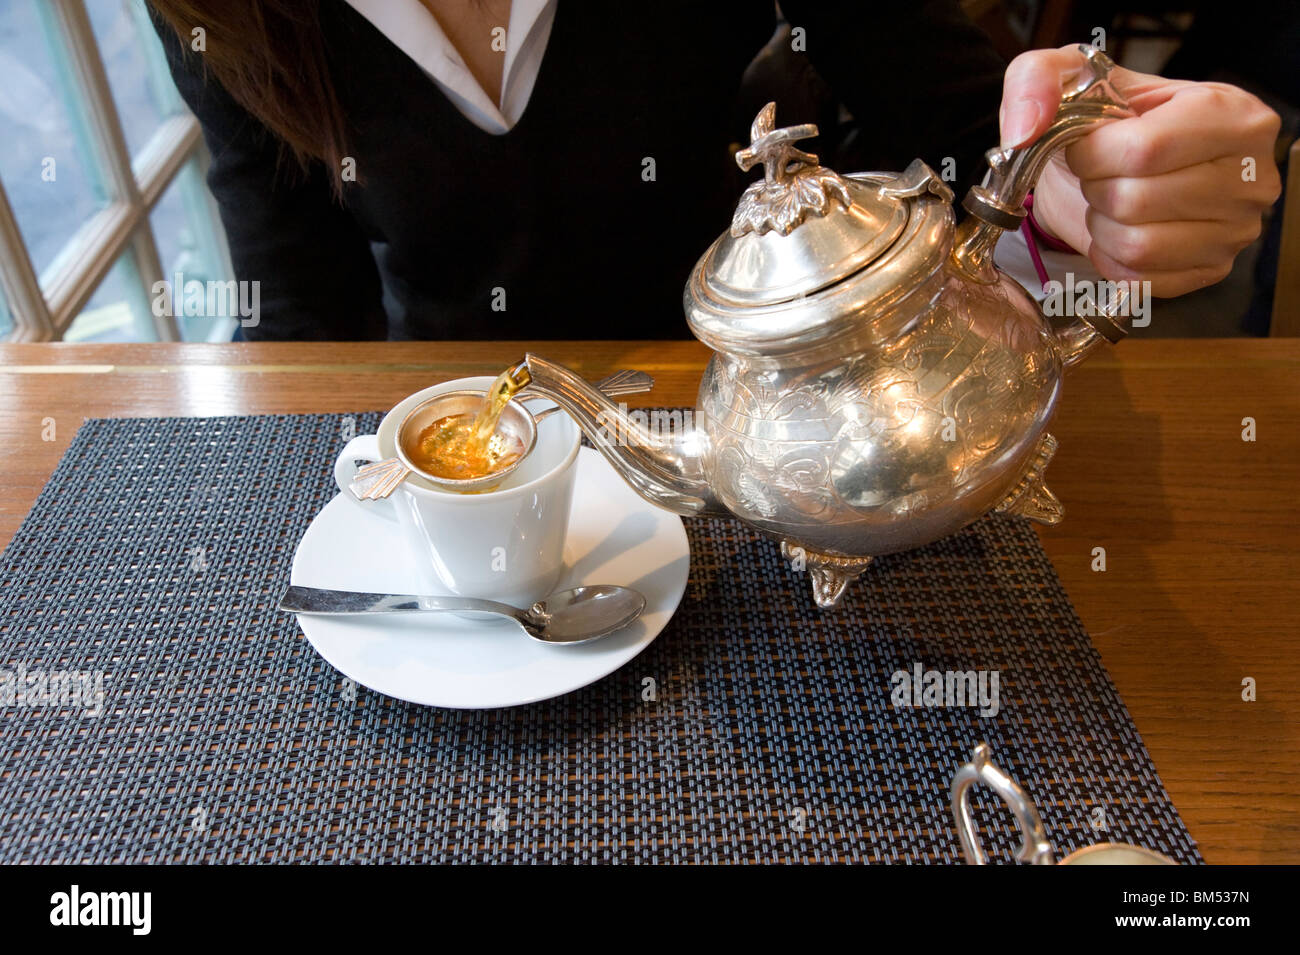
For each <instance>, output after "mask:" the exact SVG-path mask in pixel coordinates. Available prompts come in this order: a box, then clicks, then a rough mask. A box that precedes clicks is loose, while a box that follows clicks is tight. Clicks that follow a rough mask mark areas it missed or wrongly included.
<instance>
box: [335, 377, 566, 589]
mask: <svg viewBox="0 0 1300 955" xmlns="http://www.w3.org/2000/svg"><path fill="white" fill-rule="evenodd" d="M493 381H494V379H492V378H488V377H481V378H462V379H458V380H455V381H448V382H443V383H442V384H440V385H434V386H433V387H431V388H425V389H424V390H423V391H419V392H417V393H415V394H413V395H411V396H410V397H408V398H406V399H404V400H403V401H401V402H399V403H398V404H397V405H396V406H395V407H394V408H393V409H392V410H391V411H389V412H388V414H387V415H385V416H384V420H383V421H382V422H381V423H380V425H379V428H378V430H377V431H376V433H375V434H370V435H360V436H358V437H356V438H353V439H352V440H351V441H349V442H348V444H347V446H346V447H345V448H344V449H343V451H342V452H341V453H340V454H339V456H338V458H337V460H336V461H335V464H334V480H335V482H336V483H337V484H338V486H339V490H340V491H342V492H343V495H344V497H346V498H347V499H348V500H349V501H350V502H352V504H353V505H354V506H356V507H359V508H362V509H363V510H365V511H366V512H368V513H369V514H371V515H374V516H375V517H376V518H377V519H382V520H389V521H393V522H395V523H397V524H398V525H400V526H401V528H402V531H403V534H404V536H405V537H406V539H407V542H408V545H409V547H410V550H411V555H412V559H413V560H414V561H415V566H416V569H417V572H418V573H419V575H420V579H421V581H422V583H423V586H425V587H426V588H427V589H428V592H430V593H438V592H441V591H443V590H450V591H451V592H452V593H454V594H458V595H460V596H464V597H482V598H485V599H489V600H499V601H502V602H505V603H512V604H514V605H516V606H522V607H526V606H529V605H531V604H532V603H534V602H535V601H537V600H540V599H542V598H543V597H545V596H546V595H547V594H549V593H551V591H553V590H554V589H555V587H556V585H557V584H558V583H559V578H560V574H561V573H562V572H563V569H564V560H563V558H564V536H565V532H566V530H567V528H568V523H569V511H570V508H571V504H572V499H573V485H574V480H575V478H576V467H575V465H576V463H577V459H578V448H579V446H580V444H581V439H582V436H581V433H580V432H579V431H578V427H577V425H575V424H574V423H573V421H572V419H570V418H569V417H568V416H567V415H562V414H556V415H551V416H549V417H547V418H546V420H545V421H544V422H542V423H541V424H540V425H539V424H538V423H537V422H536V421H535V420H534V419H533V417H532V415H531V414H530V413H529V411H528V410H527V409H526V408H523V407H522V406H521V405H520V404H519V403H518V402H513V403H511V404H510V405H509V409H508V410H507V411H504V412H503V413H502V423H501V426H500V427H499V428H498V429H497V430H498V431H500V430H505V429H506V425H507V423H508V424H509V426H510V429H511V430H510V433H511V434H512V435H513V437H514V438H518V439H519V440H520V442H521V443H522V451H520V452H519V454H518V455H517V456H516V457H515V458H514V459H512V460H510V461H506V462H504V463H503V462H502V461H501V460H500V459H498V463H497V467H496V468H495V469H494V470H491V471H488V472H486V473H485V474H480V475H477V476H470V477H464V478H450V479H441V478H438V477H436V476H435V475H429V476H427V477H426V476H425V475H424V474H423V473H422V472H423V471H424V468H422V467H419V466H417V465H418V464H419V463H420V462H419V461H418V460H417V457H418V455H419V453H420V450H421V449H420V447H419V443H420V442H419V439H420V436H421V434H423V433H425V432H426V430H427V429H428V428H429V427H430V426H432V425H436V424H437V422H438V421H439V420H440V419H441V418H444V417H447V416H448V415H452V414H463V413H469V412H477V409H478V408H479V407H480V406H481V405H482V401H483V397H484V395H486V394H487V393H488V392H489V390H490V388H491V386H492V384H493ZM453 396H455V397H453ZM433 399H441V400H439V401H434V400H433ZM418 409H426V412H427V413H425V414H423V415H422V414H421V413H417V411H418ZM429 415H432V416H433V417H429ZM506 449H507V450H509V449H510V445H508V444H507V445H506ZM412 451H414V454H415V457H413V456H412ZM391 458H398V459H399V460H401V461H402V462H403V463H404V464H406V465H407V466H408V467H411V468H412V471H413V473H411V474H410V475H409V476H408V477H406V479H405V480H404V481H402V482H401V484H400V486H398V488H397V489H396V490H395V491H394V492H393V493H392V495H391V496H389V497H387V498H383V499H379V500H365V501H361V500H357V499H356V498H355V497H354V496H353V495H352V493H351V492H350V491H349V487H350V485H351V484H352V483H353V482H354V480H355V479H356V473H357V469H358V464H357V462H358V461H362V462H380V461H385V460H388V459H391ZM506 465H508V467H507V466H506ZM470 470H472V468H471V469H470ZM430 478H433V479H432V480H431V479H430ZM471 482H483V483H482V484H481V486H479V487H471V488H468V489H470V490H474V491H475V493H462V492H461V490H457V489H454V488H456V487H457V486H458V485H460V486H461V487H462V489H464V485H465V484H470V483H471ZM484 487H486V488H487V489H483V488H484Z"/></svg>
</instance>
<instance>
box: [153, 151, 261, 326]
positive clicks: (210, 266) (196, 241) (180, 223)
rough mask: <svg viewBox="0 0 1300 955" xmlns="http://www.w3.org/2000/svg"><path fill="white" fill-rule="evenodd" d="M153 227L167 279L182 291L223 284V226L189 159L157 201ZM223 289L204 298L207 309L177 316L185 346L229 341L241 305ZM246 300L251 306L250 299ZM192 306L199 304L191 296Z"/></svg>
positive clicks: (189, 307)
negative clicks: (220, 235) (197, 284)
mask: <svg viewBox="0 0 1300 955" xmlns="http://www.w3.org/2000/svg"><path fill="white" fill-rule="evenodd" d="M149 222H150V224H151V225H152V226H153V234H154V241H155V242H156V243H157V245H158V260H159V262H161V263H162V269H163V278H164V279H166V280H167V281H168V282H170V283H172V285H175V286H177V287H178V288H181V289H184V288H185V287H186V286H187V285H188V284H189V283H191V282H194V281H198V282H201V283H203V285H204V288H205V289H208V288H214V283H224V282H225V280H226V279H227V275H226V274H225V269H224V266H223V264H222V263H223V262H224V257H223V255H222V251H221V246H220V245H219V240H218V238H217V235H218V232H217V229H218V228H219V226H218V225H217V224H216V221H215V217H214V216H213V215H212V205H211V202H210V200H209V198H208V191H207V187H206V186H205V185H204V183H203V176H202V175H201V174H200V172H199V164H198V161H197V160H195V159H191V160H190V161H189V162H187V163H186V164H185V165H184V166H183V167H182V168H181V170H180V172H179V173H177V175H176V178H175V179H173V180H172V182H171V185H169V186H168V187H167V189H166V191H165V192H164V193H163V194H162V195H161V196H160V197H159V198H158V203H157V205H155V206H154V207H153V211H152V212H151V213H150V214H149ZM191 288H192V286H191ZM225 289H226V286H224V285H223V286H222V288H221V289H219V291H221V293H222V294H220V295H216V294H214V295H213V296H212V297H211V300H210V302H209V300H208V299H207V298H206V293H205V305H204V306H203V308H198V307H197V306H196V305H195V304H191V305H187V306H186V307H185V308H183V309H182V310H181V311H182V312H183V313H184V314H177V315H176V328H177V330H178V331H179V332H180V336H181V339H182V341H187V342H191V341H198V342H203V341H213V340H221V341H229V340H230V336H231V335H232V334H234V330H235V326H236V325H237V324H238V320H239V318H240V301H239V299H238V298H237V297H234V296H228V295H227V294H226V291H225ZM245 298H246V302H247V304H250V305H251V299H248V297H247V296H246V297H245ZM189 301H190V302H191V303H193V302H195V299H194V298H193V297H192V296H191V297H190V299H189ZM209 304H210V306H211V307H209Z"/></svg>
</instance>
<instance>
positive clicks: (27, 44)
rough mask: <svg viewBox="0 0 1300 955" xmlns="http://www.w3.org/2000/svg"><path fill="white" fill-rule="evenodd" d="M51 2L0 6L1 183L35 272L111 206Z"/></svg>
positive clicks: (24, 0)
mask: <svg viewBox="0 0 1300 955" xmlns="http://www.w3.org/2000/svg"><path fill="white" fill-rule="evenodd" d="M70 75H71V71H70V69H69V67H68V63H67V56H66V54H65V52H64V50H63V48H62V43H61V42H60V40H59V37H58V33H57V31H56V28H55V24H54V4H52V3H49V2H48V0H0V144H2V145H0V180H3V181H4V184H5V190H6V191H7V192H8V194H9V202H10V205H12V206H13V210H14V216H15V217H16V218H17V220H18V227H19V229H20V230H21V231H22V234H23V240H24V242H25V243H26V245H27V249H28V252H29V254H30V255H31V260H32V265H33V267H34V268H35V269H36V271H37V273H38V274H39V273H41V272H43V271H44V270H45V269H46V268H47V267H48V266H49V265H50V263H51V262H53V261H54V259H55V257H56V256H57V255H58V253H59V250H60V249H61V248H62V247H63V246H64V244H65V243H66V242H67V241H68V240H69V239H70V238H72V236H73V235H74V234H75V233H76V232H77V230H78V229H79V228H81V226H82V225H84V224H85V223H86V221H87V220H88V219H90V218H91V216H93V215H94V214H95V213H96V212H97V211H99V210H100V209H102V208H103V207H104V206H105V204H106V203H107V201H108V194H107V191H106V189H105V185H104V180H103V178H102V176H101V174H100V172H99V170H98V168H97V165H96V161H95V158H94V155H95V153H94V146H93V140H92V139H91V137H90V132H89V127H88V125H87V123H86V120H85V113H84V112H83V111H82V109H81V107H80V105H79V104H78V101H77V99H76V97H75V96H74V95H73V93H72V90H71V84H70V80H69V77H70Z"/></svg>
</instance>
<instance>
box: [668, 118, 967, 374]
mask: <svg viewBox="0 0 1300 955" xmlns="http://www.w3.org/2000/svg"><path fill="white" fill-rule="evenodd" d="M775 120H776V104H775V103H768V104H767V105H766V106H764V107H763V109H762V110H761V111H760V112H759V114H758V117H757V118H756V119H755V120H754V124H753V127H752V129H751V140H752V141H751V143H750V145H749V146H748V147H747V148H745V149H742V150H740V151H739V152H737V153H736V162H737V164H738V165H739V166H740V167H741V168H742V169H745V170H749V169H751V168H753V167H754V166H755V165H757V164H759V163H762V164H763V167H764V176H763V179H761V180H759V181H758V182H755V183H754V184H753V185H751V186H750V187H749V188H748V189H746V190H745V193H744V195H743V196H742V197H741V199H740V203H739V205H738V206H737V207H736V212H735V215H734V216H733V217H732V221H731V229H730V230H729V231H728V232H726V233H724V234H723V235H722V236H720V237H719V238H718V239H717V241H715V242H714V243H713V245H711V246H710V247H709V249H708V250H707V251H706V252H705V253H704V255H703V256H702V257H701V258H700V260H699V262H698V263H697V264H696V266H695V269H694V270H693V272H692V274H691V278H690V281H689V282H688V283H687V290H686V296H685V305H686V313H687V318H688V320H689V321H690V323H691V327H692V330H693V331H694V332H695V334H696V336H697V337H699V338H700V339H701V340H702V341H704V342H705V343H706V344H709V345H711V346H713V347H717V348H723V349H725V348H727V347H730V346H733V345H736V344H740V345H742V346H743V345H744V344H745V343H746V341H749V340H752V339H754V337H755V335H757V336H758V337H760V338H763V337H767V336H766V335H765V334H764V333H763V331H762V329H760V328H753V327H749V326H750V325H751V324H752V322H751V320H752V319H754V318H755V317H756V313H755V312H754V311H753V310H759V312H762V313H768V312H770V311H771V308H770V307H773V306H775V307H778V310H780V311H782V312H786V311H788V309H789V308H790V307H794V308H799V309H803V308H805V306H808V305H809V304H815V302H814V299H815V298H816V297H817V296H818V293H822V292H824V291H826V290H828V289H831V288H832V287H833V286H837V285H839V284H841V283H843V282H845V281H846V280H847V279H850V278H851V277H854V276H857V275H859V274H860V273H863V272H864V270H869V269H870V267H871V266H872V264H873V263H876V262H878V261H879V260H881V259H882V257H884V258H888V259H890V260H891V262H892V260H894V259H896V258H898V257H899V255H900V254H905V255H906V256H907V257H909V258H913V257H914V258H916V259H917V262H916V263H915V266H916V267H915V268H904V269H898V268H893V267H891V272H893V273H895V279H896V280H897V279H899V278H903V277H905V276H907V275H909V274H912V273H916V274H918V275H919V274H920V272H922V271H923V272H924V274H925V275H928V274H930V272H932V271H933V269H934V267H935V266H936V265H937V264H938V261H939V258H938V257H936V256H935V255H934V254H933V253H934V251H935V250H934V249H933V248H930V247H932V246H935V245H938V244H941V243H942V242H943V240H944V239H945V238H947V239H948V241H949V243H950V235H948V234H945V233H944V230H942V229H940V230H935V229H932V228H931V229H927V228H918V226H919V225H923V224H924V223H921V222H919V221H918V212H920V213H922V214H923V215H922V216H921V218H929V219H936V217H938V218H937V219H936V221H941V220H942V219H943V217H944V216H946V221H947V222H948V224H949V226H950V225H951V221H952V213H951V209H950V208H949V207H948V203H949V202H951V200H952V190H951V189H949V188H948V186H947V184H946V183H944V182H943V181H942V180H941V179H940V178H939V177H938V176H936V175H935V174H934V172H933V171H931V170H930V169H929V167H928V166H926V165H925V163H923V162H921V161H920V160H917V161H915V162H913V163H912V165H911V166H909V167H908V169H907V171H906V172H905V173H903V174H902V175H901V176H890V175H882V174H858V175H852V176H840V175H839V174H837V173H835V172H834V171H832V170H830V169H827V168H825V167H823V166H820V165H819V164H818V160H817V156H815V155H814V154H812V153H808V152H804V151H803V150H801V149H798V148H797V147H795V145H794V143H795V142H796V141H798V140H800V139H806V138H808V137H810V136H815V135H817V127H816V126H815V125H813V124H811V123H805V124H803V125H800V126H791V127H786V128H783V129H777V128H776V122H775ZM918 197H925V198H928V199H931V200H933V201H932V202H930V203H921V204H920V208H918V203H917V202H916V199H917V198H918ZM932 207H941V209H939V208H932ZM950 231H951V229H950V228H949V229H948V230H947V232H948V233H950ZM901 246H907V247H908V249H907V250H906V252H905V253H904V252H903V251H902V250H901V249H900V248H899V247H901ZM887 252H890V253H891V254H890V255H888V256H886V253H887ZM943 252H944V254H946V248H945V249H944V250H943ZM895 284H897V282H895ZM806 311H807V313H808V314H807V316H806V317H807V321H808V322H810V323H813V324H825V323H826V319H827V315H826V311H825V309H824V308H823V309H818V308H811V309H806ZM767 324H769V325H770V324H772V323H770V322H769V323H767ZM777 325H779V328H772V329H771V331H772V332H773V333H774V337H775V338H779V337H782V336H787V335H789V334H790V333H792V332H795V331H798V330H799V326H800V325H801V322H800V320H799V319H798V318H796V317H795V316H793V315H790V314H786V315H784V316H783V318H782V320H781V321H780V322H779V323H777ZM733 333H734V334H733ZM740 350H742V351H744V350H749V349H747V348H744V347H742V348H741V349H740Z"/></svg>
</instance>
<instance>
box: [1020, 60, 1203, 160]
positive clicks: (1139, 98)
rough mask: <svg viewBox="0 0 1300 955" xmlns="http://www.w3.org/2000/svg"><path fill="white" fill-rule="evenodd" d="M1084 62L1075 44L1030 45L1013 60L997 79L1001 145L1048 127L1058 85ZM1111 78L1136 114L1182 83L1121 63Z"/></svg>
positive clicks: (1067, 81) (1070, 79)
mask: <svg viewBox="0 0 1300 955" xmlns="http://www.w3.org/2000/svg"><path fill="white" fill-rule="evenodd" d="M1084 67H1085V63H1084V58H1083V54H1082V53H1080V52H1079V47H1078V46H1077V45H1073V46H1063V47H1060V48H1059V49H1055V50H1030V51H1029V52H1028V53H1021V54H1020V55H1019V56H1018V57H1016V58H1015V59H1014V60H1012V61H1011V65H1010V66H1008V67H1007V72H1006V75H1005V76H1004V77H1003V79H1002V108H1001V110H1000V111H999V113H998V120H999V125H1000V126H1001V129H1002V146H1003V148H1007V147H1011V146H1023V145H1025V143H1029V142H1033V141H1034V140H1035V139H1037V138H1038V137H1039V136H1041V135H1043V133H1045V132H1047V127H1048V126H1050V125H1051V123H1052V118H1053V117H1054V116H1055V115H1056V108H1057V107H1058V106H1060V105H1061V90H1062V89H1063V88H1065V86H1066V85H1067V84H1071V83H1072V82H1073V81H1074V80H1075V79H1077V78H1078V76H1079V74H1080V72H1081V71H1082V70H1083V69H1084ZM1111 83H1112V84H1114V86H1115V88H1116V89H1117V90H1119V91H1121V92H1123V93H1124V94H1125V96H1126V97H1127V98H1128V99H1129V104H1130V106H1132V107H1133V108H1134V110H1135V112H1138V113H1142V112H1146V110H1148V109H1151V108H1152V107H1153V106H1156V105H1159V103H1160V102H1162V101H1163V100H1165V99H1168V98H1169V96H1171V95H1172V92H1173V89H1174V88H1176V87H1178V86H1182V85H1185V84H1184V83H1183V82H1181V81H1178V80H1166V79H1163V78H1162V77H1159V76H1148V75H1146V74H1144V73H1135V72H1133V71H1132V70H1126V69H1124V68H1123V67H1116V68H1115V69H1114V70H1113V71H1112V73H1111Z"/></svg>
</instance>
